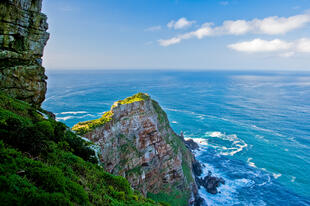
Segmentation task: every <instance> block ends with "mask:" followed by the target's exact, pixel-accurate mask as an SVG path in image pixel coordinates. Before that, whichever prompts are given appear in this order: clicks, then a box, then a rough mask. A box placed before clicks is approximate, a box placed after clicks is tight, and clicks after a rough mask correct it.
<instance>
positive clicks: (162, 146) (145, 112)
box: [73, 93, 197, 205]
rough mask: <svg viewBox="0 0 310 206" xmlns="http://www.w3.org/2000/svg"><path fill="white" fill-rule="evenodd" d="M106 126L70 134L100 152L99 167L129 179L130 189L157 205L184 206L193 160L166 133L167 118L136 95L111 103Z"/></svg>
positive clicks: (180, 142)
mask: <svg viewBox="0 0 310 206" xmlns="http://www.w3.org/2000/svg"><path fill="white" fill-rule="evenodd" d="M109 113H110V114H112V115H111V119H110V121H106V122H105V123H104V124H101V125H98V126H96V127H92V126H91V129H89V130H87V131H86V132H85V130H84V131H83V130H81V129H80V127H81V126H82V125H89V123H91V122H93V121H96V120H92V121H88V122H85V123H79V124H77V125H75V126H74V127H73V130H76V131H78V132H79V133H83V136H85V137H86V138H87V139H89V140H91V141H92V142H94V143H96V144H98V145H99V146H100V147H101V150H102V154H101V156H100V160H101V163H102V165H103V167H104V168H105V169H106V170H107V171H108V172H110V173H112V174H116V175H121V176H123V177H125V178H126V179H128V181H129V182H130V183H131V186H132V187H133V188H135V189H136V190H139V191H141V192H142V193H143V194H144V195H147V196H149V197H151V198H153V199H156V200H157V201H160V200H161V198H164V199H165V201H167V199H166V198H167V197H168V198H169V200H168V201H169V202H170V203H171V204H172V205H188V201H189V199H190V198H191V196H192V194H193V191H194V192H195V191H196V190H197V187H196V184H195V180H194V178H193V173H192V161H193V159H194V157H193V155H192V153H191V152H190V150H189V149H188V148H187V147H186V146H185V144H184V141H183V139H182V138H181V137H180V136H178V135H177V134H176V133H175V132H174V131H173V130H172V128H171V127H170V125H169V121H168V118H167V115H166V113H165V112H164V111H163V110H162V109H161V107H160V106H159V104H158V103H157V102H156V101H155V100H153V99H151V98H150V96H149V95H147V94H143V93H139V94H136V95H134V96H132V97H129V98H126V99H125V100H121V101H118V102H116V103H115V104H114V105H113V106H112V107H111V111H109ZM81 131H83V132H81Z"/></svg>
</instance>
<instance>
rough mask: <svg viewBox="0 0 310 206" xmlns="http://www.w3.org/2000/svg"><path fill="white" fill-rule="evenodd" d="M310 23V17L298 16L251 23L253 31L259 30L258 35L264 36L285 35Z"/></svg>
mask: <svg viewBox="0 0 310 206" xmlns="http://www.w3.org/2000/svg"><path fill="white" fill-rule="evenodd" d="M309 22H310V15H306V14H304V15H296V16H291V17H288V18H285V17H277V16H274V17H268V18H265V19H263V20H259V19H254V20H253V21H252V22H250V23H251V24H252V25H253V26H252V27H253V29H258V33H263V34H270V35H274V34H285V33H287V32H289V31H292V30H295V29H298V28H301V27H303V26H304V25H305V24H306V23H309Z"/></svg>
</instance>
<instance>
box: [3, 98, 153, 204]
mask: <svg viewBox="0 0 310 206" xmlns="http://www.w3.org/2000/svg"><path fill="white" fill-rule="evenodd" d="M41 112H43V113H44V111H43V110H41ZM43 116H44V115H42V114H40V112H39V111H36V110H35V109H34V108H32V107H31V106H30V105H28V104H27V103H25V102H22V101H19V100H16V99H13V98H10V97H8V96H6V95H5V94H4V93H1V92H0V202H1V204H4V205H117V206H121V205H157V204H156V203H155V202H154V201H152V200H150V199H146V198H144V197H143V196H141V195H140V194H139V193H138V192H136V191H133V190H132V189H131V188H130V185H129V183H128V181H127V180H126V179H124V178H123V177H119V176H113V175H111V174H109V173H107V172H105V171H104V170H103V168H101V167H100V166H98V165H97V163H96V158H95V153H94V152H93V151H92V150H90V149H89V148H88V147H87V144H88V143H87V142H85V141H83V140H82V139H81V138H79V137H78V136H76V135H75V134H74V133H72V132H71V131H70V130H69V129H68V128H67V127H66V126H65V125H64V124H62V123H60V122H56V121H54V120H52V119H45V118H44V117H43Z"/></svg>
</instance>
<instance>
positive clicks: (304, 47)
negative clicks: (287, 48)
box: [296, 38, 310, 53]
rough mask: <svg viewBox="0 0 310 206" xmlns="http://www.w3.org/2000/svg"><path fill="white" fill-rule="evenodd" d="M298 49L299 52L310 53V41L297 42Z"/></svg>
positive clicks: (305, 39) (303, 39)
mask: <svg viewBox="0 0 310 206" xmlns="http://www.w3.org/2000/svg"><path fill="white" fill-rule="evenodd" d="M296 49H297V51H298V52H303V53H309V52H310V39H307V38H302V39H299V40H298V41H297V45H296Z"/></svg>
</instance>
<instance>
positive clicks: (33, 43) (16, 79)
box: [0, 0, 49, 106]
mask: <svg viewBox="0 0 310 206" xmlns="http://www.w3.org/2000/svg"><path fill="white" fill-rule="evenodd" d="M41 6H42V0H1V2H0V89H1V90H2V91H4V92H6V93H8V94H10V95H11V96H13V97H15V98H17V99H20V100H24V101H26V102H28V103H30V104H32V105H35V106H40V105H41V103H42V102H43V100H44V98H45V93H46V81H45V80H46V79H47V77H46V76H45V74H44V68H43V67H42V65H41V64H42V59H41V58H42V55H43V49H44V46H45V44H46V42H47V40H48V38H49V34H48V33H47V32H46V30H47V28H48V25H47V23H46V19H47V17H46V15H44V14H42V13H41Z"/></svg>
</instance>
